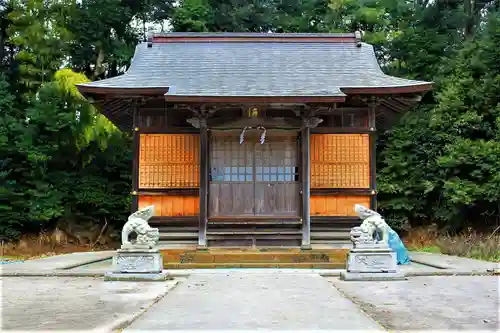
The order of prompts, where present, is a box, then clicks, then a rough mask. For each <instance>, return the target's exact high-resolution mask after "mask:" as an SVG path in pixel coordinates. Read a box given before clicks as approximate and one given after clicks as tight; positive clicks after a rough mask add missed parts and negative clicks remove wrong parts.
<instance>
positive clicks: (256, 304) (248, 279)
mask: <svg viewBox="0 0 500 333" xmlns="http://www.w3.org/2000/svg"><path fill="white" fill-rule="evenodd" d="M201 329H203V330H217V331H218V330H227V329H231V330H249V331H255V330H261V329H266V330H294V331H298V330H328V331H332V330H369V331H379V332H384V331H385V330H384V329H383V328H382V327H381V326H380V325H379V324H378V323H377V322H375V321H374V320H373V319H372V318H370V317H368V316H367V315H366V314H364V313H363V312H362V311H361V310H360V309H359V308H358V307H357V306H356V305H354V303H352V302H351V301H350V300H348V299H346V298H345V297H343V296H342V294H341V293H340V292H339V291H338V290H336V289H335V288H333V287H332V286H331V285H330V284H329V283H328V281H327V280H326V279H324V278H322V277H320V276H319V275H318V274H307V273H303V274H286V273H285V274H257V273H254V274H246V273H244V272H228V273H224V274H222V273H219V274H194V275H191V276H190V277H189V278H188V279H187V280H186V281H184V282H183V283H181V284H179V285H178V286H177V287H176V288H175V289H173V290H172V291H171V292H169V293H168V294H167V295H166V296H165V297H164V298H163V299H161V300H160V301H159V302H158V303H156V304H155V305H154V306H153V307H151V309H149V310H148V311H147V312H146V313H144V314H143V315H142V316H141V317H139V318H138V319H137V320H136V321H134V322H133V323H132V324H131V325H130V326H129V327H127V328H126V329H125V330H124V332H127V333H129V332H140V331H146V330H147V331H150V330H156V331H162V332H166V331H171V330H201Z"/></svg>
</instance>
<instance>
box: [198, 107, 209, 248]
mask: <svg viewBox="0 0 500 333" xmlns="http://www.w3.org/2000/svg"><path fill="white" fill-rule="evenodd" d="M208 164H209V162H208V129H207V120H206V117H200V216H199V223H198V225H199V231H198V247H199V248H206V247H207V224H208V167H209V165H208Z"/></svg>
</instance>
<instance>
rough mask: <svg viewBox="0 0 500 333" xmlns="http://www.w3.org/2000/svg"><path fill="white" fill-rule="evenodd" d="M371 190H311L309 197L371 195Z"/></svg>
mask: <svg viewBox="0 0 500 333" xmlns="http://www.w3.org/2000/svg"><path fill="white" fill-rule="evenodd" d="M371 192H372V189H371V188H311V189H310V194H311V195H356V196H357V195H360V196H366V195H371Z"/></svg>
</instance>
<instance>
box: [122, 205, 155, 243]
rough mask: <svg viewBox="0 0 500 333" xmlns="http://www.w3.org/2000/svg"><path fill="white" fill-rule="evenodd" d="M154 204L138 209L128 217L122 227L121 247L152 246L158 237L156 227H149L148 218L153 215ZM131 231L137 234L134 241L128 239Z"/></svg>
mask: <svg viewBox="0 0 500 333" xmlns="http://www.w3.org/2000/svg"><path fill="white" fill-rule="evenodd" d="M154 208H155V207H154V206H148V207H145V208H143V209H140V210H138V211H137V212H135V213H133V214H132V215H130V216H129V217H128V220H127V222H126V223H125V225H124V226H123V229H122V249H133V248H141V249H144V248H149V249H151V248H153V246H154V245H155V244H156V242H157V241H158V240H159V238H160V233H159V231H158V228H151V227H150V226H149V224H148V220H149V219H150V218H151V217H152V216H153V215H154ZM132 232H135V233H136V234H137V239H136V241H135V242H134V243H131V242H130V241H129V236H130V234H131V233H132Z"/></svg>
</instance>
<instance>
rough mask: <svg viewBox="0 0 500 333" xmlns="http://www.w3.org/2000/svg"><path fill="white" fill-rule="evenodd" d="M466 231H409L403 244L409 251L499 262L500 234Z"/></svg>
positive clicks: (422, 229)
mask: <svg viewBox="0 0 500 333" xmlns="http://www.w3.org/2000/svg"><path fill="white" fill-rule="evenodd" d="M496 232H497V233H495V232H494V233H489V234H486V233H478V232H476V231H474V230H471V229H469V230H467V231H464V232H461V233H458V234H449V233H442V232H439V231H436V230H432V229H428V228H427V229H426V228H418V229H413V230H411V231H410V232H409V233H408V234H407V235H406V237H404V243H405V245H406V246H407V248H408V249H409V250H410V251H418V252H429V253H443V254H448V255H454V256H459V257H466V258H473V259H480V260H487V261H494V262H500V234H499V233H498V230H496Z"/></svg>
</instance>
